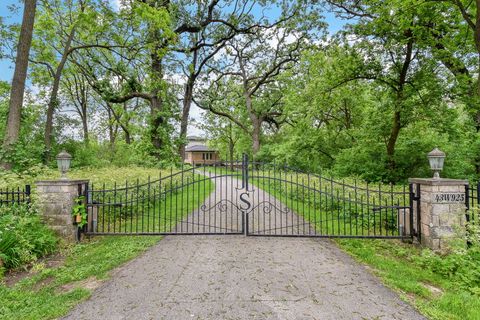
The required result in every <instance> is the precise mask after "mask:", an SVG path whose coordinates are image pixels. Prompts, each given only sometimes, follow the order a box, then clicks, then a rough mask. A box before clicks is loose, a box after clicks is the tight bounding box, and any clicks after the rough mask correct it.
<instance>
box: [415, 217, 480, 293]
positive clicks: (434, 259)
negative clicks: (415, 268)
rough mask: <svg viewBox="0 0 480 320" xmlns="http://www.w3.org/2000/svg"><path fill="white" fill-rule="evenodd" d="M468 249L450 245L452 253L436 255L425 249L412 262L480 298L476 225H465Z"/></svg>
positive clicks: (479, 248)
mask: <svg viewBox="0 0 480 320" xmlns="http://www.w3.org/2000/svg"><path fill="white" fill-rule="evenodd" d="M467 231H468V234H469V236H468V241H469V243H470V245H469V247H468V248H466V247H465V245H464V242H463V241H462V244H457V245H456V244H455V243H452V247H453V248H452V249H453V250H452V251H451V252H450V253H449V254H446V255H443V256H442V255H438V254H435V253H433V252H432V251H430V250H428V249H425V250H423V251H422V254H421V255H420V256H419V257H417V258H415V259H414V261H415V262H416V263H417V264H418V265H420V266H421V267H422V268H426V269H429V270H431V271H432V272H434V273H436V274H440V275H442V276H443V277H444V278H446V279H449V280H450V281H451V283H452V284H454V285H455V286H456V287H457V288H460V289H463V290H466V291H469V292H470V293H471V294H474V295H478V296H480V228H479V225H478V223H474V222H470V223H469V224H468V225H467Z"/></svg>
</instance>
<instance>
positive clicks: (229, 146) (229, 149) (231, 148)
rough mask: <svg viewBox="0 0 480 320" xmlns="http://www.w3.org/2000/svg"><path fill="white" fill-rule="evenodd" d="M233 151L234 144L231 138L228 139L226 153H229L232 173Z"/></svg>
mask: <svg viewBox="0 0 480 320" xmlns="http://www.w3.org/2000/svg"><path fill="white" fill-rule="evenodd" d="M234 151H235V143H234V142H233V140H232V138H229V139H228V152H229V153H230V171H233V153H234Z"/></svg>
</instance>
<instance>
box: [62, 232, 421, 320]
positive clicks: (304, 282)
mask: <svg viewBox="0 0 480 320" xmlns="http://www.w3.org/2000/svg"><path fill="white" fill-rule="evenodd" d="M65 319H176V320H180V319H322V320H326V319H423V317H422V316H420V315H419V314H418V313H417V312H416V311H415V310H414V309H413V308H412V307H411V306H409V305H407V304H406V303H404V302H403V301H402V300H400V298H399V297H398V296H397V295H396V294H395V293H394V292H392V291H391V290H389V289H388V288H386V287H385V286H383V285H382V284H381V283H380V282H379V280H378V279H376V278H375V277H374V276H372V275H371V274H370V273H369V272H368V271H367V270H366V269H365V268H364V267H363V266H361V265H359V264H357V263H356V262H354V261H353V260H352V259H351V258H350V257H349V256H348V255H347V254H345V253H343V252H342V251H341V250H339V249H338V248H337V247H336V246H335V245H334V244H333V243H332V242H331V241H329V240H325V239H313V238H263V237H244V236H233V235H232V236H168V237H165V238H164V239H163V240H162V241H160V242H159V243H158V244H157V245H156V246H154V247H153V248H151V249H150V250H149V251H148V252H146V253H145V254H144V255H143V256H141V257H139V258H138V259H135V260H133V261H131V262H129V263H127V264H126V265H124V266H123V267H121V268H119V269H118V270H117V271H116V272H115V273H114V274H113V276H112V278H111V279H110V280H109V281H107V282H106V283H105V284H104V285H103V286H102V287H100V288H99V289H97V290H96V291H95V292H94V293H93V295H92V297H91V298H90V299H89V300H88V301H86V302H84V303H82V304H80V305H79V306H77V307H76V308H75V309H74V310H73V311H72V312H71V313H70V314H69V315H68V316H67V317H65Z"/></svg>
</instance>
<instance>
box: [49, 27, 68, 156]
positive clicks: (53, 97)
mask: <svg viewBox="0 0 480 320" xmlns="http://www.w3.org/2000/svg"><path fill="white" fill-rule="evenodd" d="M75 29H76V28H75V26H74V27H73V28H72V30H71V31H70V34H69V35H68V38H67V42H66V43H65V48H64V49H63V54H62V59H61V60H60V63H59V64H58V66H57V69H56V70H55V74H54V76H53V85H52V92H51V93H50V99H49V101H48V107H47V121H46V123H45V134H44V140H45V152H44V163H48V162H50V160H51V153H52V150H51V149H52V140H53V114H54V112H55V109H56V108H57V106H58V90H59V89H60V80H61V78H62V72H63V68H64V67H65V63H66V62H67V59H68V55H69V52H70V47H71V45H72V40H73V37H74V36H75Z"/></svg>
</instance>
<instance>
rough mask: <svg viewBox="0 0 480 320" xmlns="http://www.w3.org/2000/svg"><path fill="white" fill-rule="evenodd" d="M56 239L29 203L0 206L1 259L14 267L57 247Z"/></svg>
mask: <svg viewBox="0 0 480 320" xmlns="http://www.w3.org/2000/svg"><path fill="white" fill-rule="evenodd" d="M56 245H57V238H56V236H55V235H54V233H53V231H51V230H50V229H48V228H47V226H45V225H44V224H43V223H42V222H41V221H40V217H39V216H38V214H37V213H36V212H35V210H33V209H32V208H31V207H29V206H28V205H14V206H11V207H10V206H8V207H7V206H1V207H0V260H2V261H3V264H4V268H6V269H13V268H18V267H20V266H23V265H26V264H28V263H32V262H34V261H36V260H37V259H38V258H40V257H42V256H44V255H46V254H49V253H51V252H53V251H54V250H55V249H56Z"/></svg>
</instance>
